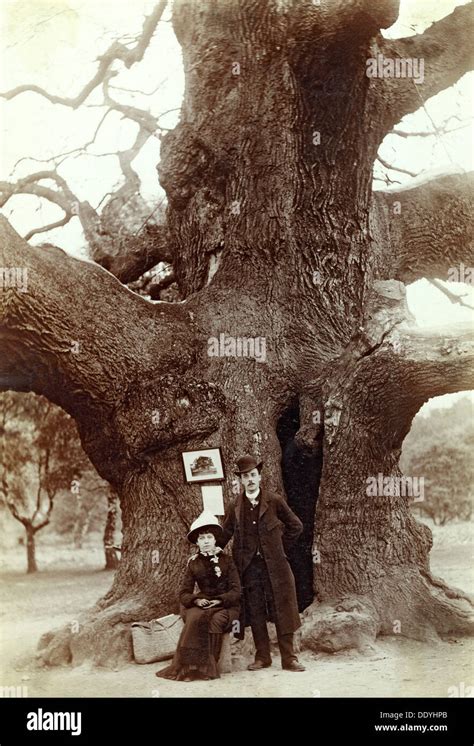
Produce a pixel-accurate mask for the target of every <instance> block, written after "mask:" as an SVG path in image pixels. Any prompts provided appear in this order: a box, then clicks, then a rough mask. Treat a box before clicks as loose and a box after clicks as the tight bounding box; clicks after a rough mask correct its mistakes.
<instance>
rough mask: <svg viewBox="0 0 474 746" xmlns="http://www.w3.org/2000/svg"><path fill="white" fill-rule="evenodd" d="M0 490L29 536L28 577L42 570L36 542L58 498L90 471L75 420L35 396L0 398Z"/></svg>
mask: <svg viewBox="0 0 474 746" xmlns="http://www.w3.org/2000/svg"><path fill="white" fill-rule="evenodd" d="M0 438H1V441H0V443H1V449H0V454H1V455H0V464H1V467H2V476H1V480H0V491H1V493H2V496H3V499H4V501H5V504H6V505H7V507H8V509H9V510H10V512H11V514H12V516H13V517H14V518H15V519H16V520H17V521H19V522H20V523H21V524H22V525H23V526H24V528H25V532H26V554H27V572H28V573H33V572H36V571H37V569H38V566H37V563H36V546H35V537H36V534H37V533H38V531H40V530H41V529H42V528H44V527H45V526H47V525H48V523H49V522H50V519H51V511H52V509H53V505H54V500H55V497H56V496H57V494H58V493H59V492H60V491H61V490H63V489H65V488H68V487H70V485H71V483H72V481H73V480H74V479H77V478H78V477H79V476H80V475H81V473H82V472H83V471H84V470H85V469H86V468H87V466H88V459H87V457H86V455H85V453H84V451H83V450H82V448H81V445H80V441H79V437H78V434H77V430H76V426H75V423H74V420H73V419H72V418H71V417H69V415H67V414H66V413H65V412H64V411H63V410H61V409H59V407H56V406H54V405H53V404H51V403H50V402H48V401H47V400H46V399H44V398H43V397H41V396H36V395H34V394H15V393H11V392H8V393H5V394H3V395H2V396H1V397H0Z"/></svg>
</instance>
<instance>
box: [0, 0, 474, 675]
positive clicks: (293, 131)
mask: <svg viewBox="0 0 474 746" xmlns="http://www.w3.org/2000/svg"><path fill="white" fill-rule="evenodd" d="M471 5H472V4H470V5H468V6H463V7H460V8H457V9H456V10H455V11H454V13H453V14H452V15H451V16H449V17H448V18H447V19H444V20H443V21H441V22H440V23H439V24H435V25H434V26H433V27H432V28H431V29H428V31H427V32H426V33H425V34H423V35H420V36H419V37H415V38H414V39H413V40H411V41H410V42H409V41H408V40H400V41H399V42H397V40H395V41H391V42H390V44H389V43H388V42H387V41H386V40H384V39H382V37H381V35H380V33H379V31H380V29H381V28H385V27H388V26H390V25H391V24H392V23H393V22H394V20H395V19H396V17H397V13H398V3H397V2H396V1H395V0H384V2H380V3H375V4H374V3H373V2H371V1H369V0H353V1H347V0H346V1H345V2H339V1H337V2H331V3H330V2H324V0H322V2H321V4H320V5H317V4H313V3H311V2H309V1H308V2H304V1H302V0H298V2H293V1H292V0H287V1H286V2H282V1H281V0H278V1H277V0H261V1H260V2H258V3H250V2H246V1H245V0H232V1H230V0H229V1H228V2H227V1H226V0H221V1H220V2H218V3H216V2H199V1H196V0H192V2H191V1H190V0H176V2H175V3H174V10H173V24H174V29H175V32H176V35H177V38H178V40H179V42H180V44H181V46H182V50H183V59H184V67H185V75H186V90H185V97H184V101H183V106H182V113H181V119H180V122H179V124H178V126H177V127H176V129H175V130H174V131H173V132H171V133H169V134H168V135H167V136H166V137H165V138H164V140H163V144H162V160H161V163H160V165H159V176H160V180H161V183H162V185H163V186H164V188H165V189H166V192H167V197H168V205H169V207H168V214H167V236H168V241H169V246H168V248H169V252H170V254H171V262H172V264H173V268H174V272H175V276H176V279H177V282H178V284H179V287H180V291H181V293H182V297H183V298H185V301H184V302H182V303H178V304H169V303H163V302H158V303H149V302H146V301H145V300H144V299H142V298H139V297H137V296H135V295H134V294H132V293H131V292H130V291H128V290H127V289H126V288H124V287H123V286H122V285H121V284H120V282H119V281H118V280H116V279H115V278H114V277H113V276H112V275H111V274H110V273H109V272H107V271H106V270H104V269H101V268H99V267H98V266H97V265H94V264H93V263H87V262H80V261H78V260H75V259H73V258H71V257H69V256H66V255H65V254H64V253H63V252H60V251H58V250H56V249H47V250H38V249H35V248H32V247H31V246H29V245H27V244H26V243H25V242H24V241H22V240H21V239H20V238H19V237H18V236H17V235H16V234H14V232H13V231H12V229H11V228H10V227H9V225H8V224H7V223H6V222H3V223H2V228H1V246H2V251H3V258H2V264H3V265H4V266H6V267H17V266H20V267H27V268H28V278H29V287H28V293H26V294H25V293H20V292H18V291H16V290H15V289H9V290H8V291H7V292H6V293H3V294H2V296H1V298H2V304H3V307H2V327H1V343H2V352H3V354H2V359H1V362H0V366H1V370H0V374H1V376H2V380H3V381H4V382H6V383H5V384H4V387H5V388H18V389H19V390H24V389H25V388H31V389H32V390H33V391H37V392H41V393H43V394H44V395H45V396H47V397H48V398H50V399H51V400H52V401H54V402H56V403H57V404H59V405H60V406H62V407H63V408H64V409H66V410H67V411H68V412H69V413H70V414H71V415H72V416H73V417H74V418H75V419H76V422H77V425H78V429H79V432H80V435H81V439H82V443H83V446H84V449H85V450H86V452H87V454H88V455H89V457H90V459H91V460H92V462H93V463H94V465H95V466H96V468H97V470H98V472H99V473H100V475H101V476H102V477H104V478H105V479H107V480H108V481H109V482H110V483H111V485H112V486H113V488H114V489H116V490H117V492H118V494H119V495H120V502H121V509H122V520H123V545H122V559H121V562H120V565H119V567H118V569H117V572H116V575H115V580H114V583H113V586H112V588H111V590H110V591H109V593H108V594H107V595H106V596H105V597H104V598H103V599H101V600H100V601H99V602H98V604H97V606H96V607H95V608H94V609H93V610H91V611H90V612H89V613H88V615H86V616H85V618H84V620H83V625H82V627H81V629H80V630H79V632H78V633H76V634H72V633H71V632H70V630H62V631H60V632H56V633H50V634H48V635H47V636H46V637H45V638H44V639H43V640H42V644H41V653H42V659H43V661H44V662H46V663H50V664H52V663H58V662H68V661H72V662H73V663H75V664H79V663H81V662H82V661H83V660H84V659H86V658H92V659H93V660H94V661H95V662H96V663H98V664H104V665H107V664H110V663H113V664H114V665H115V664H117V662H118V661H120V660H123V659H128V658H129V657H130V655H131V644H130V633H129V623H130V622H131V621H134V620H137V619H142V618H151V617H153V616H157V615H158V614H160V613H166V612H169V611H171V610H173V609H174V608H176V584H177V582H178V581H179V576H180V572H181V569H182V568H183V567H184V564H185V558H186V556H187V553H188V547H187V544H186V540H185V535H186V531H187V529H188V526H189V525H190V523H191V521H192V520H193V518H194V517H195V516H196V515H197V513H198V512H199V511H200V509H201V498H200V491H199V488H198V487H197V486H195V485H186V486H185V485H184V484H183V478H182V471H181V451H183V450H185V449H186V450H188V449H194V448H203V447H205V448H209V447H213V446H221V448H222V451H223V456H224V462H225V465H226V468H227V477H226V489H225V493H226V500H228V499H229V498H230V496H231V487H232V480H231V471H232V469H231V467H232V464H233V461H234V458H235V455H236V454H237V453H240V452H242V451H252V452H254V453H255V454H256V455H257V456H259V457H262V458H263V460H264V462H265V467H264V479H265V483H266V484H268V486H269V487H270V488H273V489H277V490H280V491H284V485H286V486H287V488H288V485H291V484H292V482H294V481H295V472H294V471H293V472H292V469H293V470H294V469H295V468H296V466H297V465H298V464H299V465H302V467H301V468H302V469H303V470H306V471H305V472H303V473H304V474H305V476H306V477H307V479H306V489H305V487H304V486H302V490H301V494H300V495H299V497H298V495H296V496H295V495H293V504H294V505H295V509H297V510H298V505H297V503H298V501H299V502H300V505H299V509H300V513H301V514H302V515H303V514H304V515H305V520H306V526H305V528H306V534H305V542H306V544H305V547H307V543H308V532H307V529H308V523H309V524H310V526H309V529H310V534H311V531H312V528H313V526H312V524H313V521H314V544H313V556H314V563H313V564H312V567H313V568H314V580H313V590H314V598H315V600H314V602H313V604H312V605H311V606H310V607H309V608H308V610H307V612H306V619H305V625H304V629H303V643H304V644H305V645H308V646H309V647H312V648H314V649H326V650H335V649H340V648H341V647H347V646H353V645H356V646H359V647H360V646H363V645H365V644H366V643H367V642H370V641H371V640H373V639H374V638H375V636H376V635H377V634H378V633H387V634H391V633H393V632H394V631H398V632H400V633H401V634H403V635H407V636H410V637H415V638H417V639H433V638H434V637H436V636H437V635H438V634H444V633H448V632H455V633H458V634H459V633H465V632H467V631H471V630H472V617H471V616H470V613H471V609H472V607H471V605H470V603H469V601H468V600H467V599H466V598H465V597H464V596H463V594H462V593H461V592H455V591H453V590H451V589H449V588H447V587H446V586H445V585H444V584H443V583H442V581H439V580H438V579H436V578H433V577H432V575H431V574H430V570H429V551H430V548H431V535H430V532H429V530H428V529H427V528H425V527H424V526H422V525H420V524H419V523H417V521H416V520H415V519H414V517H413V516H412V514H411V512H410V509H409V502H410V501H409V499H407V498H404V497H396V496H389V497H368V496H367V493H366V483H367V478H368V477H371V476H376V475H377V474H379V473H381V474H383V475H384V476H391V475H392V476H395V477H396V476H398V475H399V474H400V471H399V467H398V460H399V455H400V450H401V445H402V442H403V439H404V437H405V435H406V434H407V433H408V431H409V429H410V424H411V421H412V419H413V417H414V416H415V414H416V413H417V411H418V410H419V408H420V407H421V406H422V404H423V403H424V402H425V401H427V400H428V399H429V398H430V397H432V396H437V395H440V394H444V393H448V392H453V391H459V390H463V389H468V388H471V387H472V385H473V377H474V376H473V366H472V363H473V343H472V340H471V338H470V337H469V336H468V334H467V333H466V332H465V331H464V330H461V331H460V334H459V335H457V334H455V333H453V331H452V330H451V331H446V332H443V333H442V334H441V336H439V335H438V334H431V333H420V331H419V330H417V329H416V327H415V326H414V325H413V320H412V319H411V318H410V314H409V313H408V311H407V307H406V302H405V288H404V285H403V282H405V281H407V282H410V281H412V280H413V279H414V278H416V277H421V276H425V275H426V276H432V275H433V274H435V275H436V276H437V277H443V276H444V274H443V273H447V270H448V269H449V267H451V266H452V262H453V261H456V262H457V261H464V262H465V263H468V262H469V261H470V257H471V256H472V253H470V252H471V251H472V249H471V248H470V247H469V245H468V240H467V239H468V227H467V225H468V224H467V214H468V207H469V202H470V198H469V191H468V181H469V179H468V177H466V176H463V175H459V176H456V177H454V176H453V177H451V178H452V181H451V182H449V181H446V180H444V181H439V182H437V184H439V186H437V185H436V184H433V183H432V184H430V185H428V186H427V187H424V186H420V187H418V189H417V192H416V195H415V194H413V195H411V196H410V194H409V192H404V193H403V194H402V193H400V194H398V193H396V192H391V193H390V194H373V193H372V188H371V183H372V167H373V163H374V160H375V158H376V155H377V150H378V147H379V145H380V143H381V141H382V140H383V138H384V137H385V135H386V134H387V133H388V132H389V131H390V129H391V128H392V127H393V125H394V124H395V123H396V122H398V121H399V120H400V119H401V117H402V116H404V114H405V113H407V112H409V111H413V110H414V108H417V106H419V103H418V104H416V99H415V100H414V99H413V94H412V89H411V88H410V86H408V84H407V81H406V80H405V81H400V80H397V81H393V80H380V79H369V78H368V77H367V76H366V60H367V58H368V57H373V56H375V55H376V54H377V53H378V51H382V50H383V52H384V54H386V55H388V51H387V49H388V46H387V45H389V47H390V49H392V50H395V51H393V52H392V54H395V53H396V49H397V44H398V43H399V44H400V45H401V46H407V44H408V47H409V48H410V49H411V50H423V51H422V53H423V56H424V58H425V84H424V86H421V93H422V94H423V91H425V95H426V97H428V96H430V95H433V94H434V93H436V92H437V91H439V90H442V89H443V88H444V87H447V86H449V85H451V84H452V83H453V82H454V81H455V80H457V79H458V78H459V77H460V76H461V75H462V74H463V73H464V72H465V71H466V70H468V69H470V64H471V63H470V60H469V58H468V55H467V54H466V52H465V47H464V45H466V46H467V45H468V42H469V38H468V37H469V25H470V22H471V18H472V7H471ZM440 45H441V46H440ZM448 47H449V59H448V58H446V59H444V50H445V49H447V48H448ZM441 48H442V51H441ZM414 54H415V52H413V53H412V54H411V56H414ZM409 82H410V83H411V85H412V86H413V85H414V84H413V81H409ZM397 88H398V89H399V90H397ZM451 187H453V188H455V191H456V202H455V206H454V207H453V210H452V212H450V211H448V213H447V214H445V213H444V212H443V214H442V218H443V220H442V224H443V225H442V227H441V226H440V230H439V231H437V230H436V225H434V223H435V222H438V219H439V215H437V216H436V221H433V219H432V213H433V210H434V209H439V202H438V201H437V196H438V195H439V194H440V193H441V192H440V190H441V191H442V190H446V189H450V188H451ZM414 199H416V208H414V202H413V200H414ZM394 202H400V204H401V206H402V207H401V210H400V209H397V210H394V209H392V205H393V203H394ZM450 204H451V203H450ZM450 209H451V207H450ZM441 210H443V211H444V202H443V201H442V202H441ZM427 227H429V230H428V229H427ZM433 234H434V235H435V236H439V237H440V238H439V240H436V241H434V242H433V241H432V240H431V239H432V235H433ZM445 236H448V237H449V242H448V246H449V250H448V248H447V247H446V245H445V241H444V238H445ZM72 298H73V302H72ZM455 331H457V330H455ZM221 333H223V334H226V335H231V336H232V337H234V338H243V337H247V338H257V337H260V338H263V339H264V340H265V344H266V359H265V361H264V362H259V361H257V360H256V359H252V358H251V357H247V358H245V357H225V356H223V357H211V356H209V355H208V340H209V339H210V338H211V337H217V338H218V337H219V335H220V334H221ZM290 420H292V422H293V425H294V423H295V422H296V425H295V426H293V425H291V422H290ZM279 436H280V437H279ZM282 453H283V458H282ZM298 453H299V454H300V456H298ZM301 454H302V455H304V456H305V458H304V459H303V458H302V455H301ZM315 469H318V470H319V471H318V478H317V479H314V478H313V472H314V470H315ZM319 472H320V476H319ZM298 476H299V478H301V474H299V475H298ZM301 481H304V480H301ZM316 493H317V494H316ZM316 498H317V501H316ZM315 505H316V508H315ZM310 540H311V536H310ZM300 546H302V545H300ZM305 551H306V549H305ZM310 569H311V568H310ZM309 600H311V599H309ZM306 603H308V601H306ZM397 625H398V626H397Z"/></svg>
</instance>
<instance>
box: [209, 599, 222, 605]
mask: <svg viewBox="0 0 474 746" xmlns="http://www.w3.org/2000/svg"><path fill="white" fill-rule="evenodd" d="M221 604H222V601H221V600H220V598H213V599H212V601H209V606H221Z"/></svg>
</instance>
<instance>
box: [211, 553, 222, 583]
mask: <svg viewBox="0 0 474 746" xmlns="http://www.w3.org/2000/svg"><path fill="white" fill-rule="evenodd" d="M211 562H214V565H215V567H214V572H215V573H216V575H217V577H218V578H220V576H221V575H222V570H221V568H220V567H219V557H215V556H214V557H211Z"/></svg>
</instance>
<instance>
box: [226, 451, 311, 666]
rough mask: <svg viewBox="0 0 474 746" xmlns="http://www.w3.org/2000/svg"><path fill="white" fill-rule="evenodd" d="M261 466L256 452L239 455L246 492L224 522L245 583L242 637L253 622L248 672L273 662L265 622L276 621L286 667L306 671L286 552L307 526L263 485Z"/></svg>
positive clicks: (244, 491)
mask: <svg viewBox="0 0 474 746" xmlns="http://www.w3.org/2000/svg"><path fill="white" fill-rule="evenodd" d="M261 468H262V462H260V463H257V461H256V460H255V459H254V458H253V456H249V455H245V456H242V457H241V458H239V459H238V461H237V471H236V472H235V474H237V475H238V477H239V478H240V482H241V485H242V487H243V493H242V494H240V495H239V496H238V497H237V498H236V500H235V501H234V502H233V504H232V505H231V506H230V508H229V510H228V513H227V514H226V516H225V519H224V525H223V530H224V537H223V543H222V546H225V545H226V544H227V543H228V542H229V541H230V539H231V538H232V537H234V544H233V548H232V554H233V556H234V560H235V564H236V565H237V569H238V571H239V575H240V579H241V582H242V586H243V599H242V601H243V603H242V607H241V609H242V613H241V628H240V629H241V634H240V637H241V638H242V637H243V629H244V627H245V626H248V625H250V627H251V629H252V635H253V639H254V643H255V661H254V662H253V663H251V664H250V665H249V666H248V670H249V671H259V670H260V669H262V668H267V667H268V666H271V664H272V659H271V654H270V640H269V637H268V630H267V620H269V621H273V622H275V626H276V630H277V636H278V646H279V648H280V655H281V664H282V668H284V669H285V670H286V671H304V670H305V668H304V666H302V665H301V663H299V662H298V659H297V657H296V655H295V652H294V649H293V633H294V632H295V630H297V629H298V627H300V625H301V622H300V617H299V614H298V604H297V600H296V589H295V579H294V577H293V573H292V572H291V568H290V565H289V563H288V558H287V556H286V551H287V550H288V548H289V546H290V545H291V544H292V543H293V542H294V541H295V540H296V539H297V538H298V536H299V535H300V533H301V531H302V530H303V525H302V523H301V521H300V520H299V518H297V517H296V516H295V514H294V513H293V512H292V511H291V510H290V508H289V507H288V505H287V504H286V502H285V500H284V499H283V498H282V497H280V496H279V495H276V494H275V493H273V492H268V491H266V490H264V489H262V487H261V485H260V482H261V478H262V477H261Z"/></svg>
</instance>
